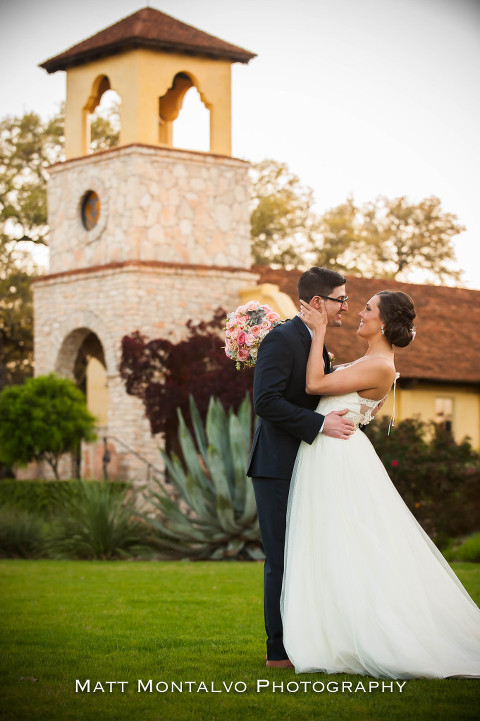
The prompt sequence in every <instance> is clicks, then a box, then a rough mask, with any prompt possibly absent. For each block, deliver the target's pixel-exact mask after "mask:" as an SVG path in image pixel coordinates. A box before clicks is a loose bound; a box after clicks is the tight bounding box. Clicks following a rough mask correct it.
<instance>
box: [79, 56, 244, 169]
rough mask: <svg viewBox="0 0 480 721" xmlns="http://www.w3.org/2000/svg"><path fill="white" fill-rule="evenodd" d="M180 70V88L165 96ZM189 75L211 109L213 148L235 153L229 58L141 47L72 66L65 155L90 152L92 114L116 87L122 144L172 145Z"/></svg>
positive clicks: (120, 142) (213, 150)
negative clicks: (198, 55) (173, 125)
mask: <svg viewBox="0 0 480 721" xmlns="http://www.w3.org/2000/svg"><path fill="white" fill-rule="evenodd" d="M179 75H180V78H179V79H178V80H177V84H176V88H177V89H176V91H174V90H171V92H170V94H169V95H168V99H165V100H163V96H166V95H167V93H168V91H169V90H170V89H172V86H173V84H174V79H175V77H177V76H179ZM185 76H187V77H188V79H189V80H190V81H191V85H195V87H196V88H197V90H198V92H199V93H200V97H201V99H202V101H203V103H204V104H205V106H206V107H207V108H208V110H209V111H210V152H211V153H216V154H219V155H231V151H232V144H231V63H230V61H228V60H219V59H217V60H211V59H209V58H204V57H194V56H186V55H181V54H177V53H161V52H158V51H156V50H149V49H145V48H140V49H136V50H129V51H126V52H123V53H120V54H118V55H112V56H111V57H103V58H100V59H99V60H93V61H90V62H88V63H85V64H82V65H79V66H77V67H72V68H69V69H68V71H67V100H66V108H65V155H66V158H67V159H69V158H76V157H80V156H83V155H87V154H88V152H89V143H90V132H89V123H90V114H91V113H92V112H93V110H94V109H95V107H96V105H98V103H99V101H100V98H101V96H102V94H103V92H105V90H106V89H111V90H115V91H116V92H117V93H118V94H119V96H120V98H121V100H122V101H123V102H122V103H121V106H120V123H121V130H120V141H119V145H129V144H130V143H143V144H145V145H161V144H166V145H170V144H171V141H170V138H171V126H172V124H173V121H174V120H175V118H176V117H177V115H178V112H179V110H180V108H181V104H182V101H183V96H184V95H185V92H186V91H187V90H188V88H189V87H191V85H190V84H189V82H188V80H187V82H185ZM182 79H183V81H184V82H183V83H182V82H181V81H182ZM162 102H163V109H162Z"/></svg>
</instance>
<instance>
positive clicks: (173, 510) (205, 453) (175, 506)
mask: <svg viewBox="0 0 480 721" xmlns="http://www.w3.org/2000/svg"><path fill="white" fill-rule="evenodd" d="M190 413H191V418H192V421H193V430H194V433H193V435H192V434H191V433H190V431H189V430H188V428H187V425H186V423H185V420H184V418H183V415H182V412H181V411H180V410H179V411H178V417H179V430H178V440H179V444H180V448H181V451H182V455H183V461H182V460H180V458H179V457H178V456H177V455H176V454H175V453H172V454H170V455H168V454H166V453H165V452H164V451H161V453H162V457H163V460H164V462H165V465H166V468H167V472H168V478H169V480H170V482H171V486H173V488H174V490H175V492H176V493H175V495H176V496H177V498H173V497H172V493H171V491H170V492H169V490H166V488H165V487H164V485H163V484H162V483H161V482H160V481H159V480H157V482H156V483H157V485H156V488H155V490H153V491H150V492H148V495H147V498H148V500H149V502H150V503H151V504H152V505H153V506H154V507H155V508H156V509H157V510H158V511H159V512H160V514H159V515H157V516H153V517H152V516H148V515H146V516H145V519H146V520H147V521H148V523H149V524H150V525H151V529H152V537H151V538H149V542H150V543H151V544H152V545H153V546H155V547H156V548H157V549H158V550H159V551H160V552H161V553H162V554H165V556H167V555H168V557H178V558H192V559H211V560H221V559H238V558H243V559H247V558H249V559H254V560H257V559H262V558H263V557H264V556H263V551H262V545H261V540H260V530H259V526H258V520H257V513H256V505H255V496H254V492H253V487H252V484H251V482H250V480H249V479H248V478H247V476H246V475H245V471H246V468H247V460H248V453H249V449H250V443H251V432H252V410H251V405H250V400H249V398H248V396H246V397H245V399H244V400H243V402H242V404H241V405H240V407H239V409H238V412H237V413H235V412H234V411H232V410H230V412H229V413H228V415H227V413H226V412H225V410H224V408H223V406H222V404H221V403H220V401H218V400H217V399H215V398H211V399H210V404H209V407H208V412H207V418H206V423H205V428H204V427H203V424H202V421H201V418H200V414H199V412H198V409H197V406H196V404H195V401H194V400H193V398H192V397H190Z"/></svg>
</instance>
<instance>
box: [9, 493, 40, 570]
mask: <svg viewBox="0 0 480 721" xmlns="http://www.w3.org/2000/svg"><path fill="white" fill-rule="evenodd" d="M43 555H45V522H44V521H43V519H41V518H40V517H39V516H38V515H36V514H35V513H30V512H29V511H23V510H20V509H17V508H11V507H9V506H3V507H2V508H0V556H1V557H3V558H39V557H40V556H43Z"/></svg>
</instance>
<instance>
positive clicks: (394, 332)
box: [377, 290, 416, 348]
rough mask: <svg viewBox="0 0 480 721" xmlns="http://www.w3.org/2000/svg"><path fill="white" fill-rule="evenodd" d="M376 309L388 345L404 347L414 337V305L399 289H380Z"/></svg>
mask: <svg viewBox="0 0 480 721" xmlns="http://www.w3.org/2000/svg"><path fill="white" fill-rule="evenodd" d="M377 295H378V297H379V299H380V300H379V303H378V311H379V313H380V318H381V320H382V321H383V333H384V335H385V338H386V339H387V340H388V342H389V343H390V345H396V346H397V348H405V346H407V345H408V344H409V343H411V341H412V340H413V339H414V338H415V328H414V326H413V321H414V320H415V315H416V313H415V306H414V304H413V300H412V299H411V298H410V296H409V295H407V294H406V293H402V291H401V290H381V291H380V292H379V293H377Z"/></svg>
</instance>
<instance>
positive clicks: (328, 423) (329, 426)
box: [321, 408, 355, 441]
mask: <svg viewBox="0 0 480 721" xmlns="http://www.w3.org/2000/svg"><path fill="white" fill-rule="evenodd" d="M345 413H348V408H345V409H344V410H343V411H332V412H331V413H329V414H328V415H326V416H325V422H324V424H323V428H322V431H321V432H322V434H323V435H324V436H330V438H342V439H343V440H345V441H346V440H347V438H350V436H351V435H352V433H353V432H354V430H355V427H354V425H353V421H351V420H350V419H349V418H343V416H344V415H345Z"/></svg>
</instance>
